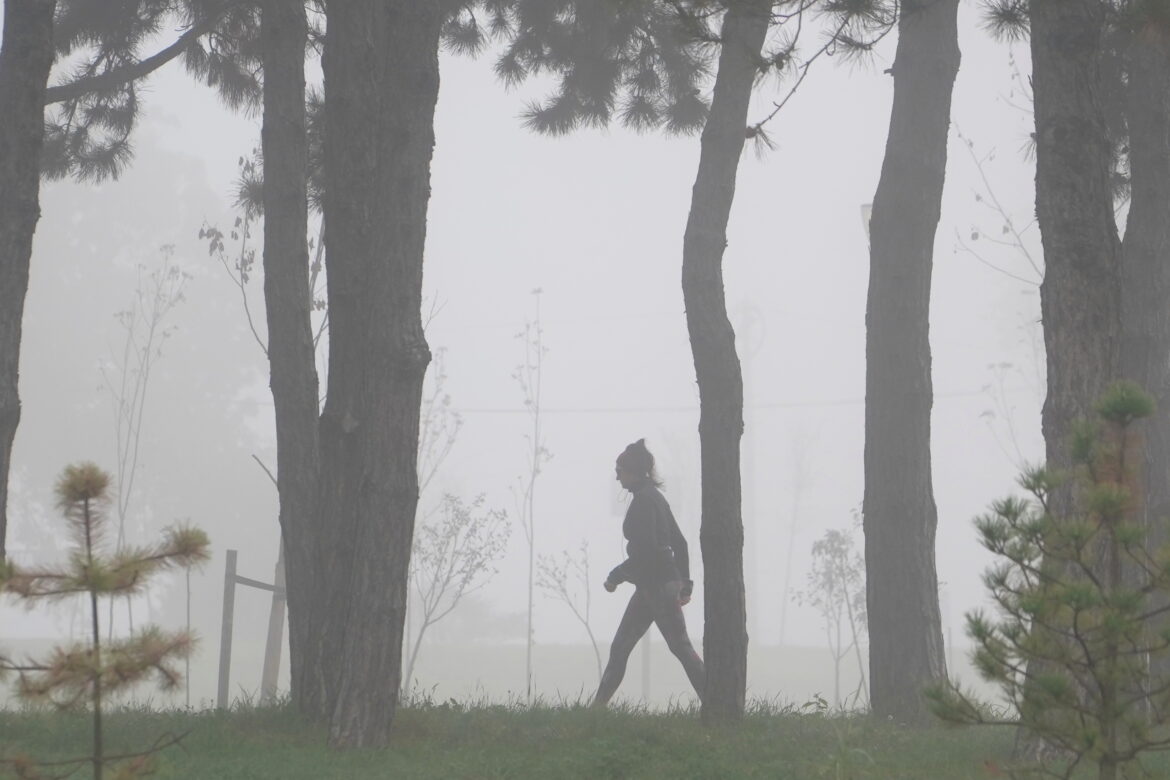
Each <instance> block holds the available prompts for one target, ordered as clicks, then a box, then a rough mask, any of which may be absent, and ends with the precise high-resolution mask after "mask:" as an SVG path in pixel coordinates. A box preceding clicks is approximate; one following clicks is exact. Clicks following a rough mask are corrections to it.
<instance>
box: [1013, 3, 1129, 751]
mask: <svg viewBox="0 0 1170 780" xmlns="http://www.w3.org/2000/svg"><path fill="white" fill-rule="evenodd" d="M1104 6H1105V4H1104V3H1102V2H1101V1H1100V0H1033V1H1032V3H1031V6H1030V14H1031V48H1032V86H1033V97H1034V100H1033V102H1034V109H1035V110H1034V114H1035V121H1036V135H1035V137H1036V218H1037V222H1038V224H1039V227H1040V238H1041V242H1042V245H1043V248H1044V265H1045V271H1044V281H1043V283H1042V284H1041V285H1040V311H1041V317H1042V319H1043V326H1044V347H1045V353H1046V356H1047V365H1048V392H1047V397H1046V398H1045V401H1044V408H1043V411H1042V414H1041V426H1042V428H1043V432H1044V442H1045V456H1046V458H1047V465H1048V467H1049V468H1051V469H1055V470H1057V471H1062V470H1064V469H1066V468H1067V467H1068V466H1069V465H1070V463H1071V458H1070V449H1069V443H1070V442H1069V438H1070V434H1071V432H1072V429H1073V425H1074V424H1075V423H1076V422H1077V421H1078V420H1081V419H1085V420H1088V419H1094V418H1095V415H1094V406H1095V404H1096V402H1097V401H1098V400H1099V399H1100V397H1101V396H1102V394H1103V393H1104V392H1105V390H1106V389H1107V388H1108V387H1109V385H1110V384H1111V383H1112V382H1113V381H1114V380H1115V379H1116V378H1117V377H1118V376H1119V373H1120V370H1121V308H1120V307H1121V267H1120V264H1121V242H1120V240H1119V238H1118V235H1117V222H1116V219H1115V217H1114V213H1113V190H1112V187H1111V186H1110V179H1111V174H1112V168H1113V161H1112V147H1111V143H1110V139H1109V135H1108V132H1107V128H1106V122H1105V115H1104V110H1103V108H1102V96H1103V86H1102V84H1103V82H1102V77H1101V67H1100V58H1101V56H1102V51H1103V45H1104V42H1103V33H1104V30H1105V21H1106V20H1105V7H1104ZM1070 499H1071V494H1070V492H1069V489H1064V490H1058V491H1056V492H1055V493H1054V494H1053V495H1052V496H1051V498H1050V501H1051V507H1052V513H1053V515H1054V516H1055V517H1064V516H1068V510H1069V509H1070V506H1071V504H1070ZM1103 552H1104V551H1102V553H1103ZM1101 564H1102V565H1104V560H1101ZM1044 673H1045V669H1044V668H1042V667H1037V666H1035V665H1029V668H1028V674H1029V677H1030V678H1031V679H1035V677H1036V676H1038V675H1041V674H1044ZM1026 695H1027V691H1025V696H1026ZM1044 748H1045V746H1044V745H1043V743H1042V742H1041V741H1040V740H1038V739H1036V738H1035V736H1034V735H1033V734H1032V733H1030V732H1027V731H1024V730H1021V731H1020V732H1018V733H1017V742H1016V752H1017V754H1018V755H1024V756H1036V755H1038V754H1040V753H1041V752H1042V751H1043V750H1044Z"/></svg>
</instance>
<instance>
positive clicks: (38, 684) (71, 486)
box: [0, 463, 208, 780]
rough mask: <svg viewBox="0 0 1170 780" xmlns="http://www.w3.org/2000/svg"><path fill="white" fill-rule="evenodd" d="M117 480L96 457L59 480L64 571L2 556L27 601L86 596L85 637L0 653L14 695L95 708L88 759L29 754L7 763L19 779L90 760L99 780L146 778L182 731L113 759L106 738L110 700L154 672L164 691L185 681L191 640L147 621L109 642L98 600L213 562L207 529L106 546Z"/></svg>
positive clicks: (14, 587) (6, 578) (0, 565)
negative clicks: (67, 548) (35, 655)
mask: <svg viewBox="0 0 1170 780" xmlns="http://www.w3.org/2000/svg"><path fill="white" fill-rule="evenodd" d="M109 483H110V478H109V475H107V474H106V473H105V472H104V471H102V470H101V469H99V468H98V467H97V466H95V465H93V464H92V463H82V464H80V465H75V466H69V467H67V468H66V469H65V471H64V472H63V473H62V475H61V477H60V479H59V480H58V482H57V486H56V493H57V506H58V508H59V509H60V510H61V512H62V515H63V516H64V518H65V520H66V522H67V523H68V527H69V532H70V536H71V537H72V541H73V550H72V551H71V552H70V555H69V559H68V561H67V562H66V563H65V564H63V565H60V566H57V567H31V568H26V567H22V566H16V565H15V564H13V563H10V562H9V563H4V562H0V593H8V594H10V595H12V596H15V597H16V598H17V599H18V600H21V601H24V602H27V603H29V604H30V605H31V604H33V603H37V602H40V601H62V600H65V599H69V598H75V597H78V596H80V597H83V598H85V599H86V600H87V601H88V606H89V614H90V627H91V633H90V636H89V638H88V640H86V641H78V642H73V643H70V644H68V645H64V646H58V647H56V648H54V650H53V651H52V653H51V654H50V655H49V656H48V657H47V658H44V659H41V660H36V661H29V662H27V663H20V664H17V663H14V662H13V661H11V660H10V659H8V658H4V657H0V675H3V674H5V673H7V674H15V675H16V693H17V696H18V697H19V698H20V699H21V700H22V701H24V702H27V703H29V704H32V705H46V704H47V705H51V706H53V707H56V708H59V709H77V708H88V709H89V710H90V712H91V713H92V723H93V747H92V752H91V754H90V755H88V756H85V757H82V758H76V759H69V760H66V761H54V762H52V764H51V765H49V764H46V763H38V762H36V761H34V760H32V759H30V758H27V757H17V758H12V759H4V760H3V761H2V763H3V764H4V765H7V766H8V767H10V768H11V769H12V770H13V771H14V773H15V774H16V776H17V777H18V778H20V779H21V780H40V779H41V778H46V777H48V776H49V775H47V774H46V771H47V770H48V769H49V767H50V766H51V768H52V770H53V771H59V770H68V769H69V768H70V767H72V768H73V769H74V770H75V769H77V768H79V767H81V766H84V765H86V764H88V765H90V766H91V767H92V769H93V777H94V780H103V777H105V776H106V774H105V773H106V770H107V769H108V770H111V771H112V772H113V774H112V777H114V778H115V779H116V780H129V778H136V777H142V776H145V775H147V774H150V773H151V772H152V771H153V757H154V756H155V754H156V753H158V752H159V751H161V750H163V749H164V748H167V747H170V746H171V745H175V744H177V743H178V742H179V741H180V740H181V739H182V737H181V736H179V737H175V736H165V737H161V738H160V739H158V740H157V741H156V742H154V743H153V744H152V745H150V746H148V747H146V748H144V749H142V750H141V751H136V752H132V753H125V754H120V755H108V754H107V753H106V751H105V746H104V743H103V735H102V712H103V706H105V702H106V701H107V700H108V697H110V696H114V695H117V694H119V693H122V692H124V691H127V690H130V689H132V688H134V687H135V686H137V685H139V684H140V683H142V682H143V681H145V680H147V679H149V678H153V679H154V681H155V683H156V685H157V686H158V688H159V689H160V690H164V691H169V690H173V689H175V688H177V687H178V686H179V685H181V684H182V682H183V678H182V674H181V673H180V671H179V668H178V666H177V665H176V662H177V661H179V660H181V659H183V658H186V657H187V656H188V655H189V654H190V653H191V650H192V648H193V647H194V638H193V637H192V636H191V635H189V634H187V633H186V632H178V633H166V632H164V631H162V630H161V629H158V628H155V627H147V628H145V629H142V630H140V631H138V632H137V633H135V634H133V635H132V636H129V637H124V638H119V639H115V640H112V641H109V642H106V643H104V644H103V642H102V638H101V623H100V618H99V609H98V605H99V601H100V600H101V599H103V598H115V597H126V596H132V595H136V594H139V593H141V592H143V591H144V590H145V589H146V586H147V584H148V583H149V581H150V578H151V577H152V576H153V575H155V574H157V573H159V572H161V571H164V570H166V569H171V568H189V567H192V566H196V565H199V564H201V563H203V562H204V561H206V560H207V558H208V540H207V535H206V534H204V533H203V531H201V530H199V529H198V528H193V527H190V526H177V527H174V528H170V529H168V530H166V531H165V532H164V534H163V538H162V540H161V541H160V542H158V543H157V544H155V545H153V546H141V547H132V546H122V547H120V548H119V549H117V550H112V551H111V550H109V544H108V532H109V523H108V519H107V515H106V511H105V510H106V505H107V502H108V490H109Z"/></svg>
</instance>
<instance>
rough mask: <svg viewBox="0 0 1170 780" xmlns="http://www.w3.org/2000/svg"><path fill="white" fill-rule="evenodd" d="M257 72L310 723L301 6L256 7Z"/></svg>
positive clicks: (314, 446)
mask: <svg viewBox="0 0 1170 780" xmlns="http://www.w3.org/2000/svg"><path fill="white" fill-rule="evenodd" d="M260 35H261V47H262V57H263V65H264V126H263V128H262V130H261V139H262V142H263V148H264V303H265V307H266V312H267V320H268V364H269V376H270V380H269V384H270V385H271V388H272V400H273V403H274V405H275V407H276V484H277V492H278V493H279V495H280V527H281V536H282V543H283V545H284V556H285V561H286V563H287V565H286V566H285V571H286V577H285V579H286V583H287V595H288V611H289V668H290V672H291V674H290V678H291V682H292V697H293V701H294V702H295V703H296V705H297V707H298V708H299V709H300V710H301V711H303V712H306V713H309V714H312V712H313V708H312V706H311V702H312V701H314V700H315V699H314V698H313V697H314V695H319V694H318V692H319V691H320V690H321V682H320V679H319V674H318V672H319V669H320V667H321V659H315V658H312V657H311V656H307V655H306V653H307V652H308V651H309V650H310V649H311V648H312V647H314V645H313V644H311V643H310V642H308V637H309V636H310V635H311V632H312V624H311V609H310V607H311V604H312V594H313V590H314V583H315V582H316V580H317V577H318V576H319V573H318V572H317V571H316V570H315V568H314V567H315V561H316V555H315V539H314V516H313V509H314V507H315V506H316V489H317V480H318V471H319V461H318V457H319V453H318V437H317V417H318V400H317V396H318V385H317V368H316V363H315V354H314V348H313V332H312V326H311V324H310V319H309V317H310V311H311V306H312V302H311V292H310V290H309V252H308V246H307V244H306V239H305V236H306V233H307V231H308V195H307V192H308V185H307V172H308V140H307V137H306V128H305V121H306V120H305V42H306V39H307V36H308V27H307V22H306V19H305V10H304V6H303V4H301V3H289V2H287V1H286V0H265V3H264V5H263V7H262V16H261V33H260Z"/></svg>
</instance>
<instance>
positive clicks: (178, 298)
mask: <svg viewBox="0 0 1170 780" xmlns="http://www.w3.org/2000/svg"><path fill="white" fill-rule="evenodd" d="M161 253H162V259H161V261H160V263H159V266H158V267H157V268H155V269H154V270H149V271H148V269H147V267H146V266H145V265H139V266H138V268H137V272H138V283H137V285H136V287H135V290H134V297H133V298H132V300H131V301H130V305H129V306H128V307H127V308H125V309H123V310H122V311H119V312H118V313H117V314H115V315H114V316H115V318H116V319H117V321H118V324H119V326H120V327H121V329H122V331H123V337H122V345H121V354H120V355H119V356H118V357H116V358H115V359H114V360H112V361H110V362H109V363H107V364H105V365H103V366H102V367H101V374H102V380H103V381H104V383H105V389H106V392H107V394H108V395H109V397H110V401H111V404H112V407H113V417H114V444H115V468H114V498H115V501H114V511H115V516H116V518H117V523H118V526H117V538H116V540H115V545H116V547H117V548H119V549H120V548H122V547H123V546H124V545H125V544H126V522H127V519H128V518H129V517H130V514H131V508H132V506H133V501H134V497H135V494H134V483H135V479H136V477H137V476H138V466H139V454H140V451H141V445H142V432H143V425H144V422H145V420H146V402H147V394H148V391H149V389H150V380H151V376H152V372H153V369H154V366H155V363H156V362H157V361H158V360H159V359H160V358H161V357H162V355H163V344H164V343H165V342H166V341H167V340H168V339H169V338H171V336H172V335H174V332H175V327H174V326H173V325H168V324H167V319H168V318H169V317H170V316H171V313H172V312H173V311H174V309H175V307H176V306H178V305H179V304H180V303H182V302H183V301H184V300H186V297H185V293H184V290H185V288H186V285H187V282H188V280H190V278H191V275H190V274H188V273H186V272H185V271H183V270H182V268H180V267H179V266H178V265H177V264H176V263H175V262H174V253H175V250H174V247H173V246H170V245H166V246H163V247H162V248H161ZM125 603H126V619H127V625H128V629H129V631H130V632H131V633H133V631H134V610H133V603H132V602H131V600H130V599H129V598H127V599H126V602H125ZM109 610H110V612H109V620H108V623H109V625H108V627H107V629H108V631H109V637H110V638H112V637H113V635H114V600H113V599H111V600H110V603H109Z"/></svg>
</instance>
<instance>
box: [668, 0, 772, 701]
mask: <svg viewBox="0 0 1170 780" xmlns="http://www.w3.org/2000/svg"><path fill="white" fill-rule="evenodd" d="M770 12H771V3H770V2H763V1H760V0H750V1H745V2H742V3H737V4H734V5H732V6H730V8H729V10H728V11H727V13H726V15H725V16H724V19H723V35H722V37H723V41H722V43H723V45H722V50H721V52H720V55H719V71H718V74H717V75H716V77H715V88H714V96H713V98H712V101H711V113H710V115H709V116H708V117H707V124H706V126H705V127H704V128H703V136H702V141H701V152H700V155H699V170H698V173H697V175H696V176H695V186H694V189H693V191H692V193H691V211H690V215H689V217H688V219H687V229H686V234H685V236H684V238H683V273H682V285H683V297H684V300H685V302H686V310H687V329H688V330H689V332H690V339H691V351H692V353H693V355H694V361H695V374H696V377H697V379H698V383H699V441H700V446H701V452H702V456H701V460H702V492H703V499H702V525H701V527H700V531H699V541H700V544H701V547H702V552H703V572H704V578H705V579H704V591H703V592H704V602H705V603H704V616H703V617H704V624H703V655H704V657H705V659H706V666H707V682H706V686H705V688H704V691H703V708H702V715H703V720H704V721H706V722H720V721H734V720H738V719H740V718H742V717H743V708H744V695H745V692H746V687H747V641H748V637H747V614H746V607H745V603H744V586H743V518H742V516H741V514H740V511H741V510H740V481H739V478H740V473H739V457H740V453H739V444H740V436H742V435H743V377H742V375H741V374H740V366H739V358H738V357H737V356H736V352H735V332H734V330H733V329H732V327H731V322H730V320H729V319H728V317H727V303H726V301H725V299H724V295H723V250H724V248H725V247H726V246H727V222H728V218H729V216H730V214H731V203H732V200H733V199H734V197H735V177H736V172H737V169H738V167H739V159H740V155H741V154H742V152H743V145H744V139H745V135H746V131H745V128H746V127H747V111H748V103H749V101H750V99H751V94H752V87H753V86H754V84H755V80H756V76H757V75H758V74H759V63H760V49H761V48H762V47H763V44H764V38H765V36H766V34H767V31H768V25H769V23H770V21H771V13H770Z"/></svg>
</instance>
